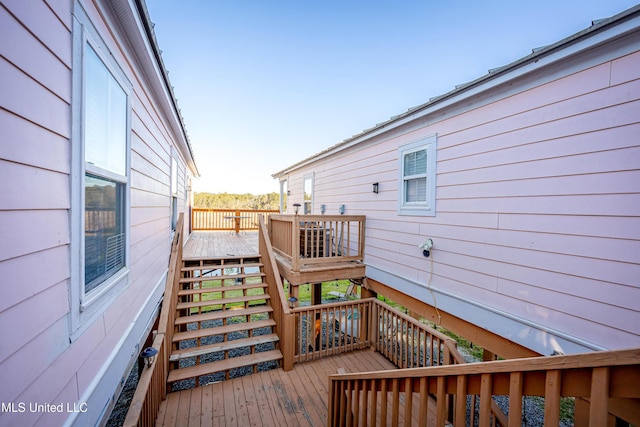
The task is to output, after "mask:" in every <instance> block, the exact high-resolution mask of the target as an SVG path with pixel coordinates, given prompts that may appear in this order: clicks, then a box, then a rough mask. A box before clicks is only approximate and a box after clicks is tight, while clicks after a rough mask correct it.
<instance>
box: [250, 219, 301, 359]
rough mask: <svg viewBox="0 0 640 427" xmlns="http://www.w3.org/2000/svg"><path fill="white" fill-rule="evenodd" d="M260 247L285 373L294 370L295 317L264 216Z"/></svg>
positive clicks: (259, 232)
mask: <svg viewBox="0 0 640 427" xmlns="http://www.w3.org/2000/svg"><path fill="white" fill-rule="evenodd" d="M258 247H259V251H260V254H261V255H262V264H263V265H264V267H263V269H264V273H265V278H264V280H265V282H266V283H267V289H268V292H269V295H270V296H271V306H272V308H273V319H274V320H275V322H276V333H277V334H278V337H279V339H280V341H279V346H280V351H281V352H282V368H283V369H284V370H285V371H289V370H291V369H293V354H294V342H295V340H294V338H293V334H294V331H295V329H294V327H293V315H292V314H291V309H290V307H289V304H288V302H287V297H286V296H285V294H284V287H283V286H282V280H281V279H280V273H279V272H278V266H277V265H276V261H275V256H274V254H273V249H272V247H271V242H270V240H269V233H268V232H267V227H266V225H265V221H264V218H263V217H262V215H261V216H260V217H259V229H258Z"/></svg>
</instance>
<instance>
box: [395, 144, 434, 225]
mask: <svg viewBox="0 0 640 427" xmlns="http://www.w3.org/2000/svg"><path fill="white" fill-rule="evenodd" d="M399 158H400V164H399V173H400V178H399V187H398V193H399V197H398V202H399V206H398V213H399V214H400V215H421V216H435V202H436V199H435V195H436V184H435V182H436V171H435V169H436V136H435V135H434V136H431V137H429V138H425V139H421V140H419V141H415V142H413V143H411V144H407V145H403V146H402V147H400V149H399Z"/></svg>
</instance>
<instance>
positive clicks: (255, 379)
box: [156, 350, 395, 427]
mask: <svg viewBox="0 0 640 427" xmlns="http://www.w3.org/2000/svg"><path fill="white" fill-rule="evenodd" d="M338 368H344V369H345V370H346V371H347V372H365V371H376V370H389V369H395V367H394V366H393V365H392V364H391V362H389V361H388V360H387V359H386V358H385V357H384V356H382V355H381V354H379V353H376V352H374V351H372V350H359V351H353V352H349V353H343V354H340V355H337V356H333V357H327V358H323V359H319V360H315V361H311V362H304V363H297V364H295V365H294V368H293V370H292V371H288V372H285V371H283V370H282V369H274V370H271V371H267V372H261V373H258V374H253V375H248V376H245V377H241V378H235V379H232V380H228V381H222V382H219V383H214V384H209V385H206V386H203V387H197V388H194V389H190V390H185V391H180V392H174V393H170V394H169V395H168V396H167V400H165V401H164V402H162V405H161V406H160V411H159V412H158V418H157V421H156V425H157V426H322V427H324V426H326V425H327V400H328V391H327V387H328V379H327V378H328V376H329V375H330V374H335V373H337V371H338Z"/></svg>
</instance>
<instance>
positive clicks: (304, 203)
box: [302, 172, 315, 215]
mask: <svg viewBox="0 0 640 427" xmlns="http://www.w3.org/2000/svg"><path fill="white" fill-rule="evenodd" d="M307 181H310V182H311V184H310V185H311V200H310V201H308V203H309V209H307V199H306V198H305V197H306V192H307V189H306V186H307ZM313 193H315V175H314V173H313V172H311V173H308V174H306V175H304V176H303V177H302V213H303V214H305V215H312V214H313V200H314V197H313Z"/></svg>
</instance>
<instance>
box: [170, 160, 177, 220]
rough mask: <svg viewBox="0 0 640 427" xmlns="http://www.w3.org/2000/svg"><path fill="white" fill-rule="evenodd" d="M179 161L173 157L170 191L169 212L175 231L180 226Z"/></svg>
mask: <svg viewBox="0 0 640 427" xmlns="http://www.w3.org/2000/svg"><path fill="white" fill-rule="evenodd" d="M178 170H179V167H178V160H177V159H176V157H175V154H173V155H172V156H171V177H170V179H171V182H170V185H169V187H170V190H169V204H170V206H169V210H170V212H171V230H172V231H175V230H176V226H177V224H178Z"/></svg>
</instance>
